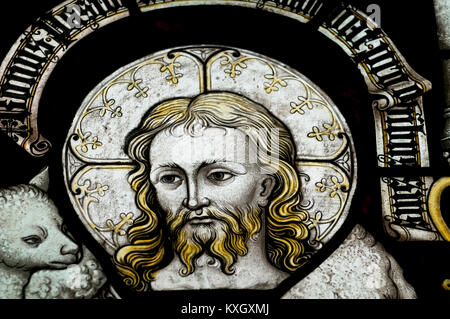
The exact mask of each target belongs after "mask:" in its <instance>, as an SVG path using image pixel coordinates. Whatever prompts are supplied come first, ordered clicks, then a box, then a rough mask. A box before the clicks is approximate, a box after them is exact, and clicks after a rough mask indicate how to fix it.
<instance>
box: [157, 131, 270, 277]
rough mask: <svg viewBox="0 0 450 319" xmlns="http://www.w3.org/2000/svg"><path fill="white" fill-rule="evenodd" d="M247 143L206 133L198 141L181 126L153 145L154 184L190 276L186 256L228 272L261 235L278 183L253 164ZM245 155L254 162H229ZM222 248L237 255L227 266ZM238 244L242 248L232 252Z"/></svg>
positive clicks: (227, 134) (237, 135) (238, 136)
mask: <svg viewBox="0 0 450 319" xmlns="http://www.w3.org/2000/svg"><path fill="white" fill-rule="evenodd" d="M245 141H246V139H245V134H244V133H243V132H242V131H240V130H238V129H230V128H203V129H201V130H200V132H198V134H195V135H193V134H189V133H188V132H186V130H185V129H184V128H183V127H182V126H179V127H176V128H175V129H173V130H165V131H162V132H160V133H158V134H157V135H156V136H155V138H154V140H153V141H152V143H151V146H150V154H149V155H150V165H151V170H150V181H151V183H152V185H153V186H154V188H155V191H156V192H155V193H156V199H157V201H158V203H159V205H160V206H161V208H162V209H163V210H164V212H165V213H166V219H167V223H168V226H169V230H170V232H171V235H172V237H174V238H173V241H174V242H175V244H174V246H175V247H174V248H175V251H177V252H178V253H179V254H182V256H181V259H182V261H183V262H185V264H186V266H187V270H186V274H189V273H190V272H191V270H190V269H189V268H190V267H189V265H188V264H189V263H190V262H189V261H188V260H183V259H189V256H183V250H184V251H187V252H188V253H187V255H189V254H191V255H192V254H193V252H195V254H196V255H197V256H194V257H193V259H194V260H195V259H196V258H198V257H199V256H198V255H200V254H203V253H204V252H208V254H210V255H213V256H214V257H218V259H219V260H220V261H221V262H222V267H223V268H225V270H227V267H226V266H227V265H228V266H232V265H233V264H234V262H235V259H236V258H237V256H236V255H244V254H245V253H246V241H247V240H248V238H249V237H250V236H251V235H253V233H254V232H257V231H259V230H260V225H259V222H260V218H261V216H259V215H260V212H261V208H262V207H264V206H266V205H267V199H268V197H269V195H270V194H271V192H272V189H273V186H274V182H275V180H274V178H273V177H272V176H270V175H266V174H263V173H262V172H261V168H260V167H259V165H258V164H257V163H254V162H252V161H251V160H249V158H252V156H251V155H252V153H254V152H255V149H254V146H253V145H252V143H250V142H245ZM169 146H170V147H169ZM243 152H244V153H246V152H247V153H248V154H249V155H250V156H230V154H236V155H238V154H240V155H242V153H243ZM237 157H239V158H237ZM255 223H256V224H257V225H253V226H251V225H252V224H255ZM255 227H256V229H249V228H255ZM252 232H253V233H252ZM233 236H235V237H236V238H233ZM180 237H181V238H180ZM221 242H222V243H227V242H229V244H230V245H231V247H230V248H231V250H233V249H235V252H234V253H235V254H234V255H233V254H232V256H229V258H228V259H229V260H228V261H227V258H223V256H221V252H220V249H219V248H218V247H220V244H221ZM236 242H237V243H238V245H237V246H241V247H232V245H233V243H236ZM239 243H240V244H239ZM230 245H225V246H226V247H229V246H230ZM222 250H223V249H222ZM222 253H224V254H225V255H226V254H227V253H230V252H229V251H228V252H222ZM225 257H227V256H225ZM222 259H224V260H222ZM224 264H225V265H224ZM229 270H230V269H229Z"/></svg>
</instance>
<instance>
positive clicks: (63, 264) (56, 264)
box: [48, 255, 77, 269]
mask: <svg viewBox="0 0 450 319" xmlns="http://www.w3.org/2000/svg"><path fill="white" fill-rule="evenodd" d="M76 262H77V256H75V255H72V256H67V258H65V259H61V260H55V261H51V262H49V263H48V264H49V265H50V266H51V267H53V268H56V269H65V268H67V266H69V265H71V264H75V263H76Z"/></svg>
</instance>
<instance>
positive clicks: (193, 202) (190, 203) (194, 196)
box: [183, 180, 210, 210]
mask: <svg viewBox="0 0 450 319" xmlns="http://www.w3.org/2000/svg"><path fill="white" fill-rule="evenodd" d="M209 204H210V201H209V199H208V198H207V197H205V196H203V195H202V194H201V193H200V192H199V187H198V183H197V182H196V181H193V180H191V181H188V183H187V196H186V198H185V199H184V200H183V206H184V207H186V208H188V209H190V210H197V209H200V208H202V207H205V206H208V205H209Z"/></svg>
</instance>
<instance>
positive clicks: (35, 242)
mask: <svg viewBox="0 0 450 319" xmlns="http://www.w3.org/2000/svg"><path fill="white" fill-rule="evenodd" d="M22 240H23V241H24V242H25V243H27V244H28V245H30V246H32V247H37V246H39V244H40V243H42V239H41V238H40V237H39V236H35V235H32V236H28V237H23V238H22Z"/></svg>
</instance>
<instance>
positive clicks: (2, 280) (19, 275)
mask: <svg viewBox="0 0 450 319" xmlns="http://www.w3.org/2000/svg"><path fill="white" fill-rule="evenodd" d="M30 276H31V273H30V272H29V271H26V270H20V269H16V268H12V267H8V266H7V265H5V264H2V263H0V296H2V298H5V299H21V298H23V288H24V287H25V286H26V284H27V283H28V280H29V279H30Z"/></svg>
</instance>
